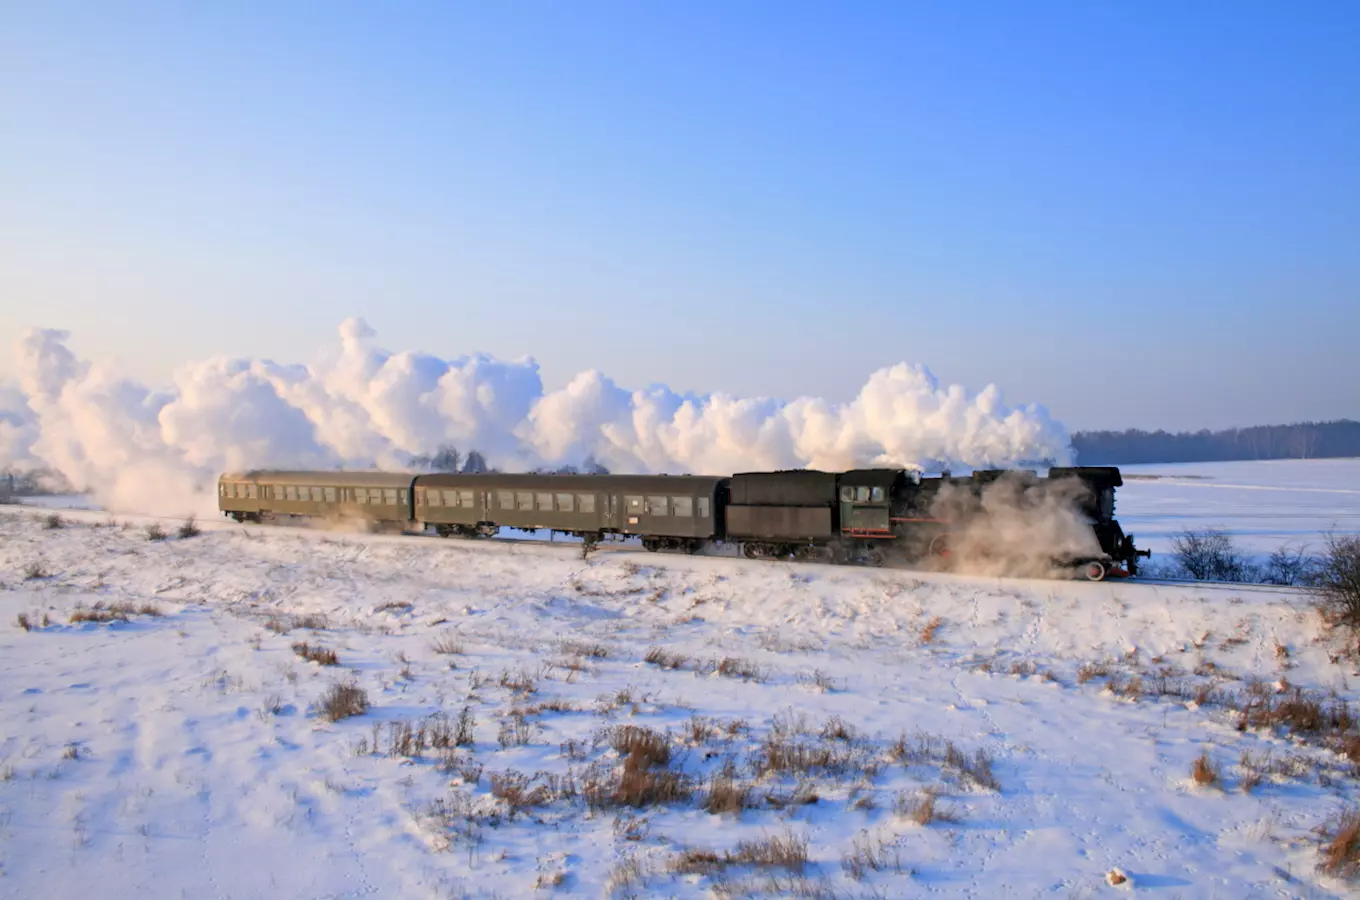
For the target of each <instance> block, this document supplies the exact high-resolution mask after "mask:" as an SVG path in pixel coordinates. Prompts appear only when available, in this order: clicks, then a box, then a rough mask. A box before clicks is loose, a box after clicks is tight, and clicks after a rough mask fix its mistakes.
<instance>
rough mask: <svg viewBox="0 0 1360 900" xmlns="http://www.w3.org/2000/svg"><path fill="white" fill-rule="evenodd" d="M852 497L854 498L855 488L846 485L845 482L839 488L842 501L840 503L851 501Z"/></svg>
mask: <svg viewBox="0 0 1360 900" xmlns="http://www.w3.org/2000/svg"><path fill="white" fill-rule="evenodd" d="M854 499H855V489H854V488H852V487H850V485H848V484H847V485H846V486H845V487H843V488H841V502H842V503H851V502H853V501H854Z"/></svg>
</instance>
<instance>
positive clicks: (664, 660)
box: [642, 647, 689, 669]
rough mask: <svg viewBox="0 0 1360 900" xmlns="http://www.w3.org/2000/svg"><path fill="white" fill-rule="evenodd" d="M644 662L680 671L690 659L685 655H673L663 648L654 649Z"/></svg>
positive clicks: (649, 650) (648, 653)
mask: <svg viewBox="0 0 1360 900" xmlns="http://www.w3.org/2000/svg"><path fill="white" fill-rule="evenodd" d="M642 661H643V662H645V663H649V664H651V665H653V666H659V667H660V668H662V669H678V668H680V667H681V666H683V665H684V664H685V663H687V662H689V657H688V656H685V655H684V654H683V653H671V652H670V651H669V650H666V649H664V648H662V647H652V648H650V649H648V651H647V655H646V656H644V657H643V658H642Z"/></svg>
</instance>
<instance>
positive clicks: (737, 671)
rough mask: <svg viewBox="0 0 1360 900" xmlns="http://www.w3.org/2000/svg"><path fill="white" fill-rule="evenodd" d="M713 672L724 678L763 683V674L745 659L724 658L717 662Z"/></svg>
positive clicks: (762, 671) (758, 667) (757, 667)
mask: <svg viewBox="0 0 1360 900" xmlns="http://www.w3.org/2000/svg"><path fill="white" fill-rule="evenodd" d="M714 671H716V672H717V673H718V674H719V675H721V676H723V677H724V678H740V679H742V680H743V681H764V680H765V677H766V676H765V672H764V670H762V669H761V668H760V666H757V665H756V664H755V663H753V662H751V661H750V660H747V659H738V658H736V657H734V656H725V657H723V658H722V659H720V660H718V663H717V666H716V667H715V669H714Z"/></svg>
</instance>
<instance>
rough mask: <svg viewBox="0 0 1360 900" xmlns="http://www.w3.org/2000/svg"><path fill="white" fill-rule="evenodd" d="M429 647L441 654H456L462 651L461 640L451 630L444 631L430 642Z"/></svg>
mask: <svg viewBox="0 0 1360 900" xmlns="http://www.w3.org/2000/svg"><path fill="white" fill-rule="evenodd" d="M430 649H431V650H433V651H434V652H435V653H438V654H441V655H443V656H456V655H458V654H460V653H462V652H463V642H462V641H460V640H458V637H457V636H456V635H454V634H453V633H452V632H448V631H446V632H444V633H443V634H441V635H439V637H437V638H435V639H434V640H433V641H432V642H431V643H430Z"/></svg>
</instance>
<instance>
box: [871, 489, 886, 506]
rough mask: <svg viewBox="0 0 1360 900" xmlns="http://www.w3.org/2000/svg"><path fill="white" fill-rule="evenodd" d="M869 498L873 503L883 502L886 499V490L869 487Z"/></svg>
mask: <svg viewBox="0 0 1360 900" xmlns="http://www.w3.org/2000/svg"><path fill="white" fill-rule="evenodd" d="M869 499H870V500H871V501H873V502H874V503H883V502H884V501H885V500H886V499H887V491H885V490H883V488H881V487H876V488H871V489H870V491H869Z"/></svg>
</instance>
